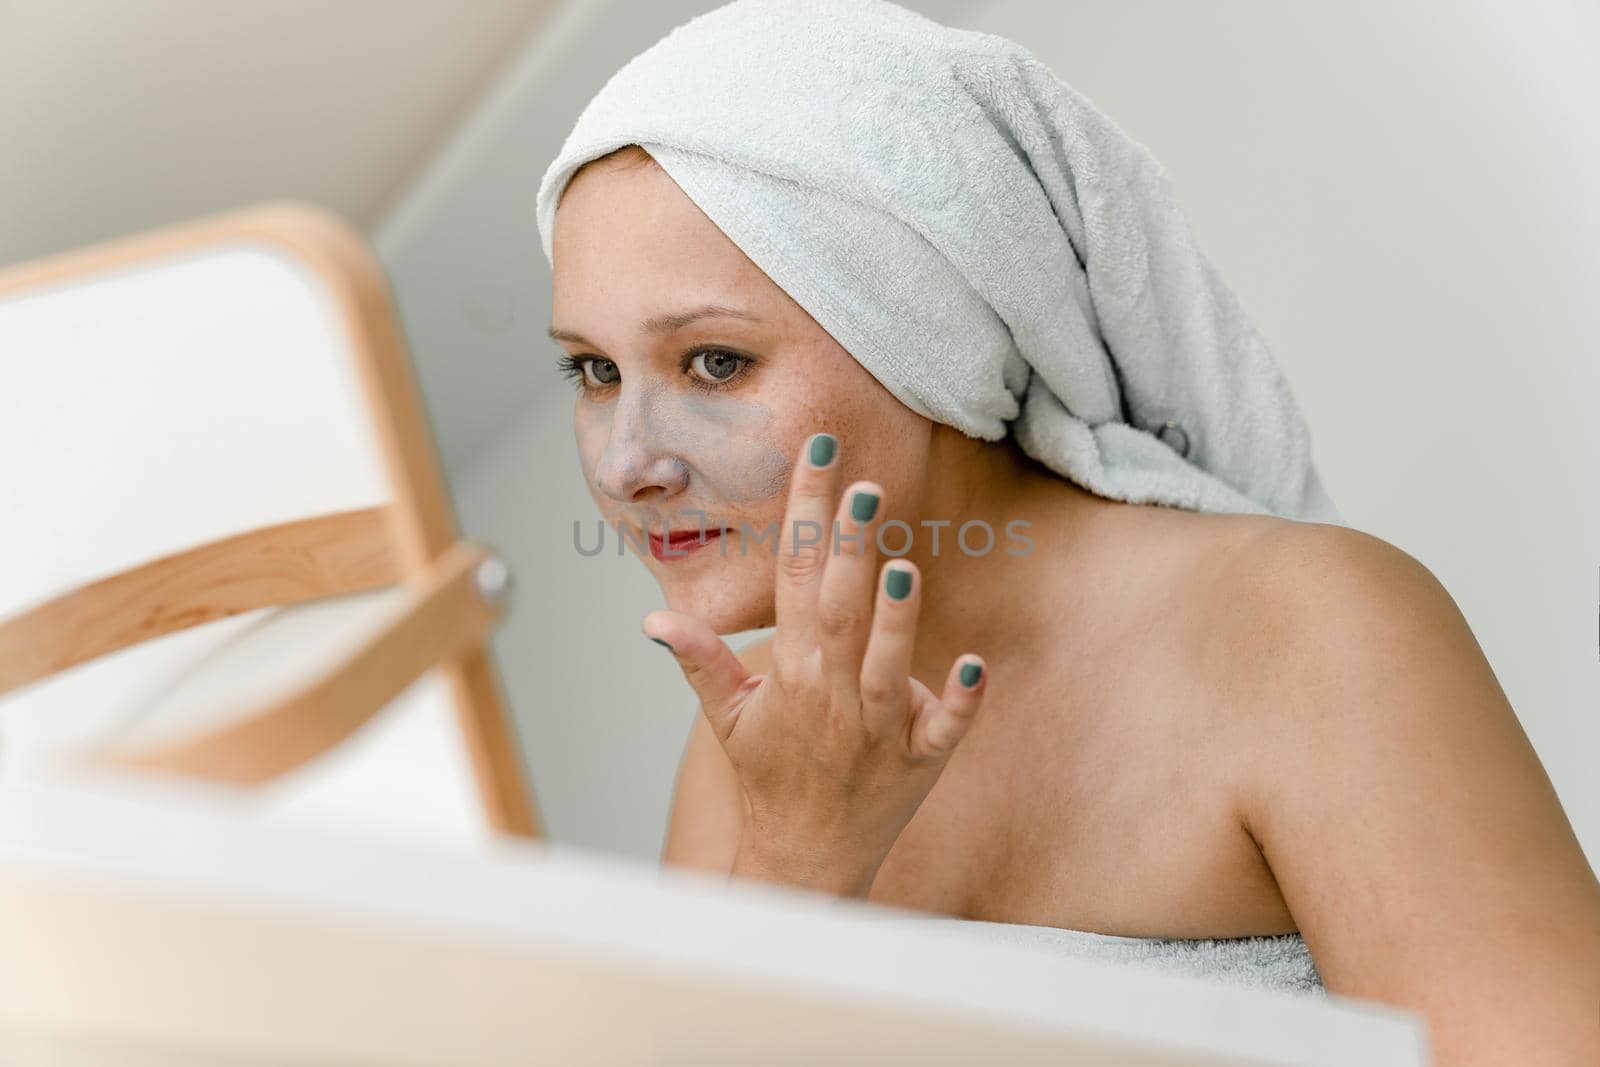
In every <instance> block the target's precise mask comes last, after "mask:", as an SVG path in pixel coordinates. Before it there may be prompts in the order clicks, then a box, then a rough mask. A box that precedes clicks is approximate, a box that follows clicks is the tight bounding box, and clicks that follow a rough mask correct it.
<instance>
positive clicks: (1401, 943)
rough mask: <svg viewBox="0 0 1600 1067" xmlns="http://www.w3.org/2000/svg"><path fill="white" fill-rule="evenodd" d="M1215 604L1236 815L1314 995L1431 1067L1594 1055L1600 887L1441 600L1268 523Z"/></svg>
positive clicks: (1330, 538)
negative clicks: (1225, 656) (1228, 660)
mask: <svg viewBox="0 0 1600 1067" xmlns="http://www.w3.org/2000/svg"><path fill="white" fill-rule="evenodd" d="M1236 578H1237V581H1236V582H1235V583H1234V586H1235V588H1236V589H1238V590H1239V592H1238V594H1237V596H1236V598H1235V599H1234V600H1232V601H1230V603H1229V606H1228V607H1227V608H1225V609H1224V614H1225V616H1226V619H1227V623H1228V627H1229V630H1228V632H1229V633H1230V639H1229V645H1230V647H1231V649H1232V651H1233V653H1234V658H1233V664H1232V666H1231V667H1230V668H1229V672H1230V673H1229V678H1228V684H1229V686H1230V688H1231V689H1232V690H1233V691H1234V692H1235V693H1236V694H1237V695H1238V696H1239V698H1240V703H1239V704H1238V705H1237V706H1236V709H1235V714H1237V715H1238V717H1237V718H1236V719H1233V720H1232V725H1234V726H1237V727H1240V728H1241V732H1240V734H1239V739H1240V744H1239V751H1240V753H1241V758H1242V759H1243V760H1244V761H1245V764H1246V766H1245V767H1244V769H1243V777H1242V779H1241V782H1242V786H1241V795H1240V801H1239V803H1240V818H1241V820H1242V821H1243V823H1244V825H1245V827H1246V828H1247V829H1248V830H1249V831H1250V833H1251V834H1252V835H1253V836H1254V838H1255V840H1256V842H1257V843H1258V845H1259V846H1260V848H1261V850H1262V853H1263V854H1264V856H1265V857H1266V860H1267V862H1268V863H1269V864H1270V865H1271V868H1272V872H1273V874H1274V876H1275V877H1276V879H1277V882H1278V885H1279V888H1280V890H1281V891H1282V893H1283V896H1284V900H1285V901H1286V902H1287V904H1288V906H1289V908H1290V910H1291V911H1292V912H1293V914H1294V917H1295V920H1296V922H1297V923H1298V925H1299V927H1300V929H1301V932H1302V933H1303V934H1304V936H1305V938H1306V941H1307V943H1308V945H1309V946H1310V948H1311V951H1312V955H1313V956H1314V957H1315V959H1316V961H1317V966H1318V968H1319V970H1320V971H1321V973H1322V975H1323V979H1324V981H1325V982H1326V984H1327V986H1328V988H1329V990H1330V991H1333V992H1337V993H1347V994H1351V995H1355V996H1361V997H1368V998H1371V999H1374V1000H1380V1001H1387V1002H1389V1003H1392V1004H1396V1005H1400V1006H1404V1007H1408V1008H1411V1009H1413V1010H1417V1011H1419V1012H1421V1013H1422V1014H1423V1015H1425V1016H1426V1017H1427V1019H1428V1021H1429V1023H1430V1028H1431V1031H1432V1035H1431V1040H1432V1045H1433V1049H1434V1054H1435V1063H1436V1064H1438V1065H1439V1067H1464V1065H1468V1064H1485V1065H1489V1064H1494V1065H1501V1064H1510V1063H1540V1064H1563V1065H1564V1064H1572V1065H1578V1064H1586V1065H1592V1064H1597V1063H1600V883H1597V882H1596V879H1595V875H1594V872H1593V870H1592V869H1591V868H1590V866H1589V864H1588V862H1587V861H1586V859H1585V857H1584V854H1583V851H1582V849H1581V848H1580V846H1579V844H1578V841H1577V839H1576V838H1575V836H1574V835H1573V832H1572V827H1571V825H1570V824H1569V823H1568V821H1567V818H1566V815H1565V813H1564V812H1563V810H1562V808H1561V804H1560V802H1559V801H1558V799H1557V797H1556V793H1555V790H1554V789H1553V788H1552V786H1551V784H1550V780H1549V778H1548V777H1547V776H1546V774H1545V771H1544V768H1543V766H1542V765H1541V764H1540V762H1539V760H1538V757H1537V756H1536V755H1535V753H1534V750H1533V747H1532V746H1531V745H1530V744H1529V742H1528V739H1527V736H1526V735H1525V734H1524V733H1523V731H1522V727H1521V725H1520V724H1519V722H1518V721H1517V717H1516V715H1515V713H1514V712H1513V710H1512V708H1511V706H1510V704H1509V703H1508V702H1507V700H1506V697H1505V694H1504V693H1503V692H1502V690H1501V688H1500V685H1499V683H1498V681H1497V680H1496V679H1495V676H1494V673H1493V671H1492V670H1491V668H1490V666H1489V664H1488V662H1487V660H1486V659H1485V658H1484V655H1483V651H1482V649H1481V648H1480V647H1479V645H1478V643H1477V640H1476V639H1475V638H1474V637H1473V635H1472V632H1471V630H1470V629H1469V628H1468V625H1467V623H1466V620H1465V619H1464V618H1463V617H1462V615H1461V612H1460V611H1459V610H1458V608H1457V606H1456V603H1455V601H1454V600H1453V599H1452V598H1451V597H1450V595H1449V594H1448V593H1447V592H1446V591H1445V589H1444V588H1443V586H1441V585H1440V584H1439V582H1438V580H1437V579H1436V578H1435V577H1434V576H1433V574H1432V573H1431V572H1429V571H1428V570H1427V568H1426V567H1424V566H1423V565H1422V564H1421V563H1419V562H1418V561H1417V560H1415V559H1413V558H1412V557H1411V556H1409V555H1407V554H1406V553H1405V552H1403V551H1401V550H1400V549H1398V548H1395V547H1394V546H1392V545H1390V544H1388V543H1387V542H1384V541H1382V540H1380V539H1378V538H1375V537H1371V536H1369V535H1367V534H1363V533H1360V532H1357V531H1352V530H1345V529H1342V528H1339V527H1333V526H1324V525H1318V524H1294V525H1292V526H1283V527H1279V528H1278V529H1277V532H1274V533H1273V534H1272V535H1270V536H1269V537H1268V538H1267V539H1266V541H1264V542H1262V543H1260V544H1258V545H1257V546H1256V551H1254V552H1252V553H1249V554H1247V555H1246V556H1245V557H1241V559H1240V562H1239V569H1238V572H1237V574H1236Z"/></svg>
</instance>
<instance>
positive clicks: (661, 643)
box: [650, 637, 672, 652]
mask: <svg viewBox="0 0 1600 1067" xmlns="http://www.w3.org/2000/svg"><path fill="white" fill-rule="evenodd" d="M650 640H652V641H654V642H655V643H656V644H658V645H660V646H661V647H662V648H664V649H666V650H667V651H668V652H671V651H672V646H671V645H669V644H667V643H666V642H665V641H663V640H661V638H659V637H652V638H651V639H650Z"/></svg>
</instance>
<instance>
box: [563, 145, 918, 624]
mask: <svg viewBox="0 0 1600 1067" xmlns="http://www.w3.org/2000/svg"><path fill="white" fill-rule="evenodd" d="M552 255H553V259H554V261H555V278H554V292H553V298H552V308H553V310H552V315H551V318H552V325H551V335H552V336H553V337H555V338H556V339H557V340H558V341H559V342H560V343H561V345H562V346H563V347H564V348H565V349H566V356H567V358H570V359H572V360H574V361H575V362H576V364H577V366H576V370H577V372H578V373H577V383H576V384H577V386H578V390H579V391H578V397H577V404H576V409H575V413H574V418H573V426H574V429H575V430H576V433H577V443H578V454H579V457H580V459H581V463H582V467H583V474H584V478H585V480H586V481H587V483H588V486H589V492H590V493H591V495H592V496H593V497H594V499H595V502H596V504H598V505H599V508H600V512H601V515H602V516H603V517H604V519H605V525H606V529H605V530H604V531H603V532H604V536H605V539H606V540H605V549H604V551H602V552H601V553H600V554H599V556H598V557H595V558H596V559H597V560H600V561H605V560H613V561H614V560H616V558H617V557H616V553H617V541H618V532H617V531H618V530H619V529H620V530H624V531H631V539H628V538H624V539H623V543H626V544H627V545H628V546H629V549H628V550H629V551H630V552H632V553H634V554H636V555H639V554H640V553H639V547H638V546H639V544H641V543H642V544H644V545H645V550H644V552H643V554H642V556H641V558H642V559H643V560H644V562H645V565H646V566H647V567H649V568H650V570H651V572H652V573H653V574H654V575H655V576H656V580H657V581H658V582H659V583H660V584H661V588H662V591H663V592H664V593H665V596H666V606H667V607H668V608H670V609H672V610H675V611H682V612H685V613H687V614H691V615H695V616H697V617H699V618H700V619H701V620H703V621H704V622H705V623H707V624H708V625H709V626H711V627H712V628H713V629H714V630H715V631H716V632H718V633H736V632H739V631H743V630H750V629H757V628H761V627H765V626H771V625H773V624H774V621H775V620H774V617H773V604H774V601H773V583H774V580H775V574H776V565H777V552H778V549H777V545H776V541H777V533H778V531H779V529H780V528H781V526H782V523H783V516H784V511H785V508H786V505H787V496H788V486H789V475H790V471H791V469H792V466H793V464H794V463H795V462H796V460H797V457H798V456H799V454H800V450H801V448H802V446H803V444H804V442H805V440H806V439H807V438H808V437H809V436H810V435H811V434H813V433H817V432H819V431H825V432H827V433H830V434H832V435H833V436H834V437H835V438H836V439H837V440H838V442H839V459H838V462H839V463H840V465H841V472H840V473H841V480H840V481H839V483H838V484H839V487H840V490H841V492H843V490H844V489H845V487H846V486H848V484H849V483H850V482H851V481H853V480H856V479H867V480H871V481H874V482H877V483H878V484H880V485H882V486H883V490H884V493H883V509H884V514H885V516H886V517H889V518H896V517H898V518H901V519H904V520H905V521H907V522H910V523H911V524H912V526H913V527H915V526H916V515H917V514H918V512H919V510H920V509H919V506H918V502H919V500H920V498H921V495H922V490H923V486H924V482H925V478H926V475H927V465H928V463H927V461H928V445H929V440H930V431H931V428H932V426H933V423H931V422H930V421H929V420H927V419H925V418H923V417H922V416H920V415H918V414H917V413H916V412H914V411H912V410H911V409H910V408H908V407H906V406H905V405H904V404H902V403H901V402H900V401H899V400H897V399H896V398H895V397H894V396H893V395H892V394H891V393H889V392H888V390H886V389H884V388H883V386H882V385H880V384H879V383H878V381H877V379H875V378H873V377H872V375H870V374H868V373H867V371H866V370H865V369H864V368H862V366H861V365H860V364H859V363H857V362H856V361H855V360H854V359H853V358H851V356H850V354H849V353H848V352H846V351H845V350H844V349H843V348H841V347H840V346H839V345H838V343H837V342H835V341H834V339H833V338H832V337H831V336H830V335H829V334H828V333H827V331H825V330H824V329H823V328H822V327H821V326H819V325H817V323H816V322H815V321H814V320H813V319H812V318H811V316H810V315H809V314H808V313H807V312H806V311H804V310H803V309H802V308H801V307H800V306H799V305H798V304H796V303H795V302H794V301H793V300H792V299H790V297H789V295H788V294H787V293H785V292H784V291H783V290H782V289H780V288H779V287H778V286H777V285H776V284H775V283H773V282H772V280H771V279H769V278H768V277H767V276H766V275H765V274H763V273H762V272H761V270H760V268H758V267H757V266H756V265H755V264H754V263H752V262H751V261H750V260H749V258H747V257H746V256H745V254H744V253H743V252H742V251H741V250H740V249H739V248H738V247H737V246H736V245H734V244H733V242H732V241H730V240H729V239H728V238H727V236H726V235H725V234H723V232H722V231H721V230H719V229H718V228H717V227H716V225H715V224H714V223H713V222H711V220H710V219H708V218H707V217H706V216H705V215H704V214H702V213H701V211H700V209H699V208H698V207H696V206H695V204H694V202H693V201H691V200H690V199H689V198H688V197H687V196H686V195H684V193H683V192H682V190H680V189H679V188H678V186H677V185H676V184H675V183H674V182H673V181H672V179H671V178H670V177H669V176H668V175H667V174H666V173H665V172H664V171H662V170H660V169H659V168H658V167H656V166H654V165H642V166H620V167H619V166H616V165H614V163H613V162H612V161H606V162H603V163H600V164H595V165H591V166H588V167H585V168H583V169H582V170H581V171H580V172H579V173H578V175H577V176H576V177H575V178H574V179H573V180H572V182H571V183H569V185H568V186H567V188H566V190H565V191H564V193H563V195H562V199H561V204H560V208H559V210H558V211H557V213H556V222H555V232H554V237H553V249H552ZM708 307H714V308H717V309H721V310H718V311H711V312H707V311H704V310H703V309H706V308H708ZM736 313H737V314H736ZM691 316H693V317H692V319H691ZM702 512H703V513H704V525H705V529H706V530H707V532H708V533H710V532H712V531H716V530H725V531H726V532H725V533H723V534H722V535H721V536H720V537H717V538H714V539H712V540H711V541H709V542H708V543H707V544H706V545H705V546H704V547H701V548H698V549H697V550H694V551H690V552H688V553H687V554H683V555H680V554H679V553H681V550H677V549H673V548H670V547H669V548H665V549H662V548H660V546H659V543H657V544H655V545H652V543H651V542H650V541H648V540H646V535H647V533H653V534H656V535H657V536H658V537H659V536H660V535H661V534H663V533H664V532H666V531H668V530H671V531H689V530H693V531H698V530H699V529H700V526H701V513H702ZM584 525H585V528H586V530H592V527H590V526H589V524H588V523H585V524H584ZM807 535H809V532H807ZM758 538H760V540H758ZM583 544H584V546H585V548H586V549H587V548H590V547H592V546H593V544H594V537H593V536H592V533H590V532H586V533H585V534H584V536H583ZM658 551H660V552H662V554H663V555H665V556H666V557H667V558H661V557H660V556H658V555H657V552H658Z"/></svg>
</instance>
